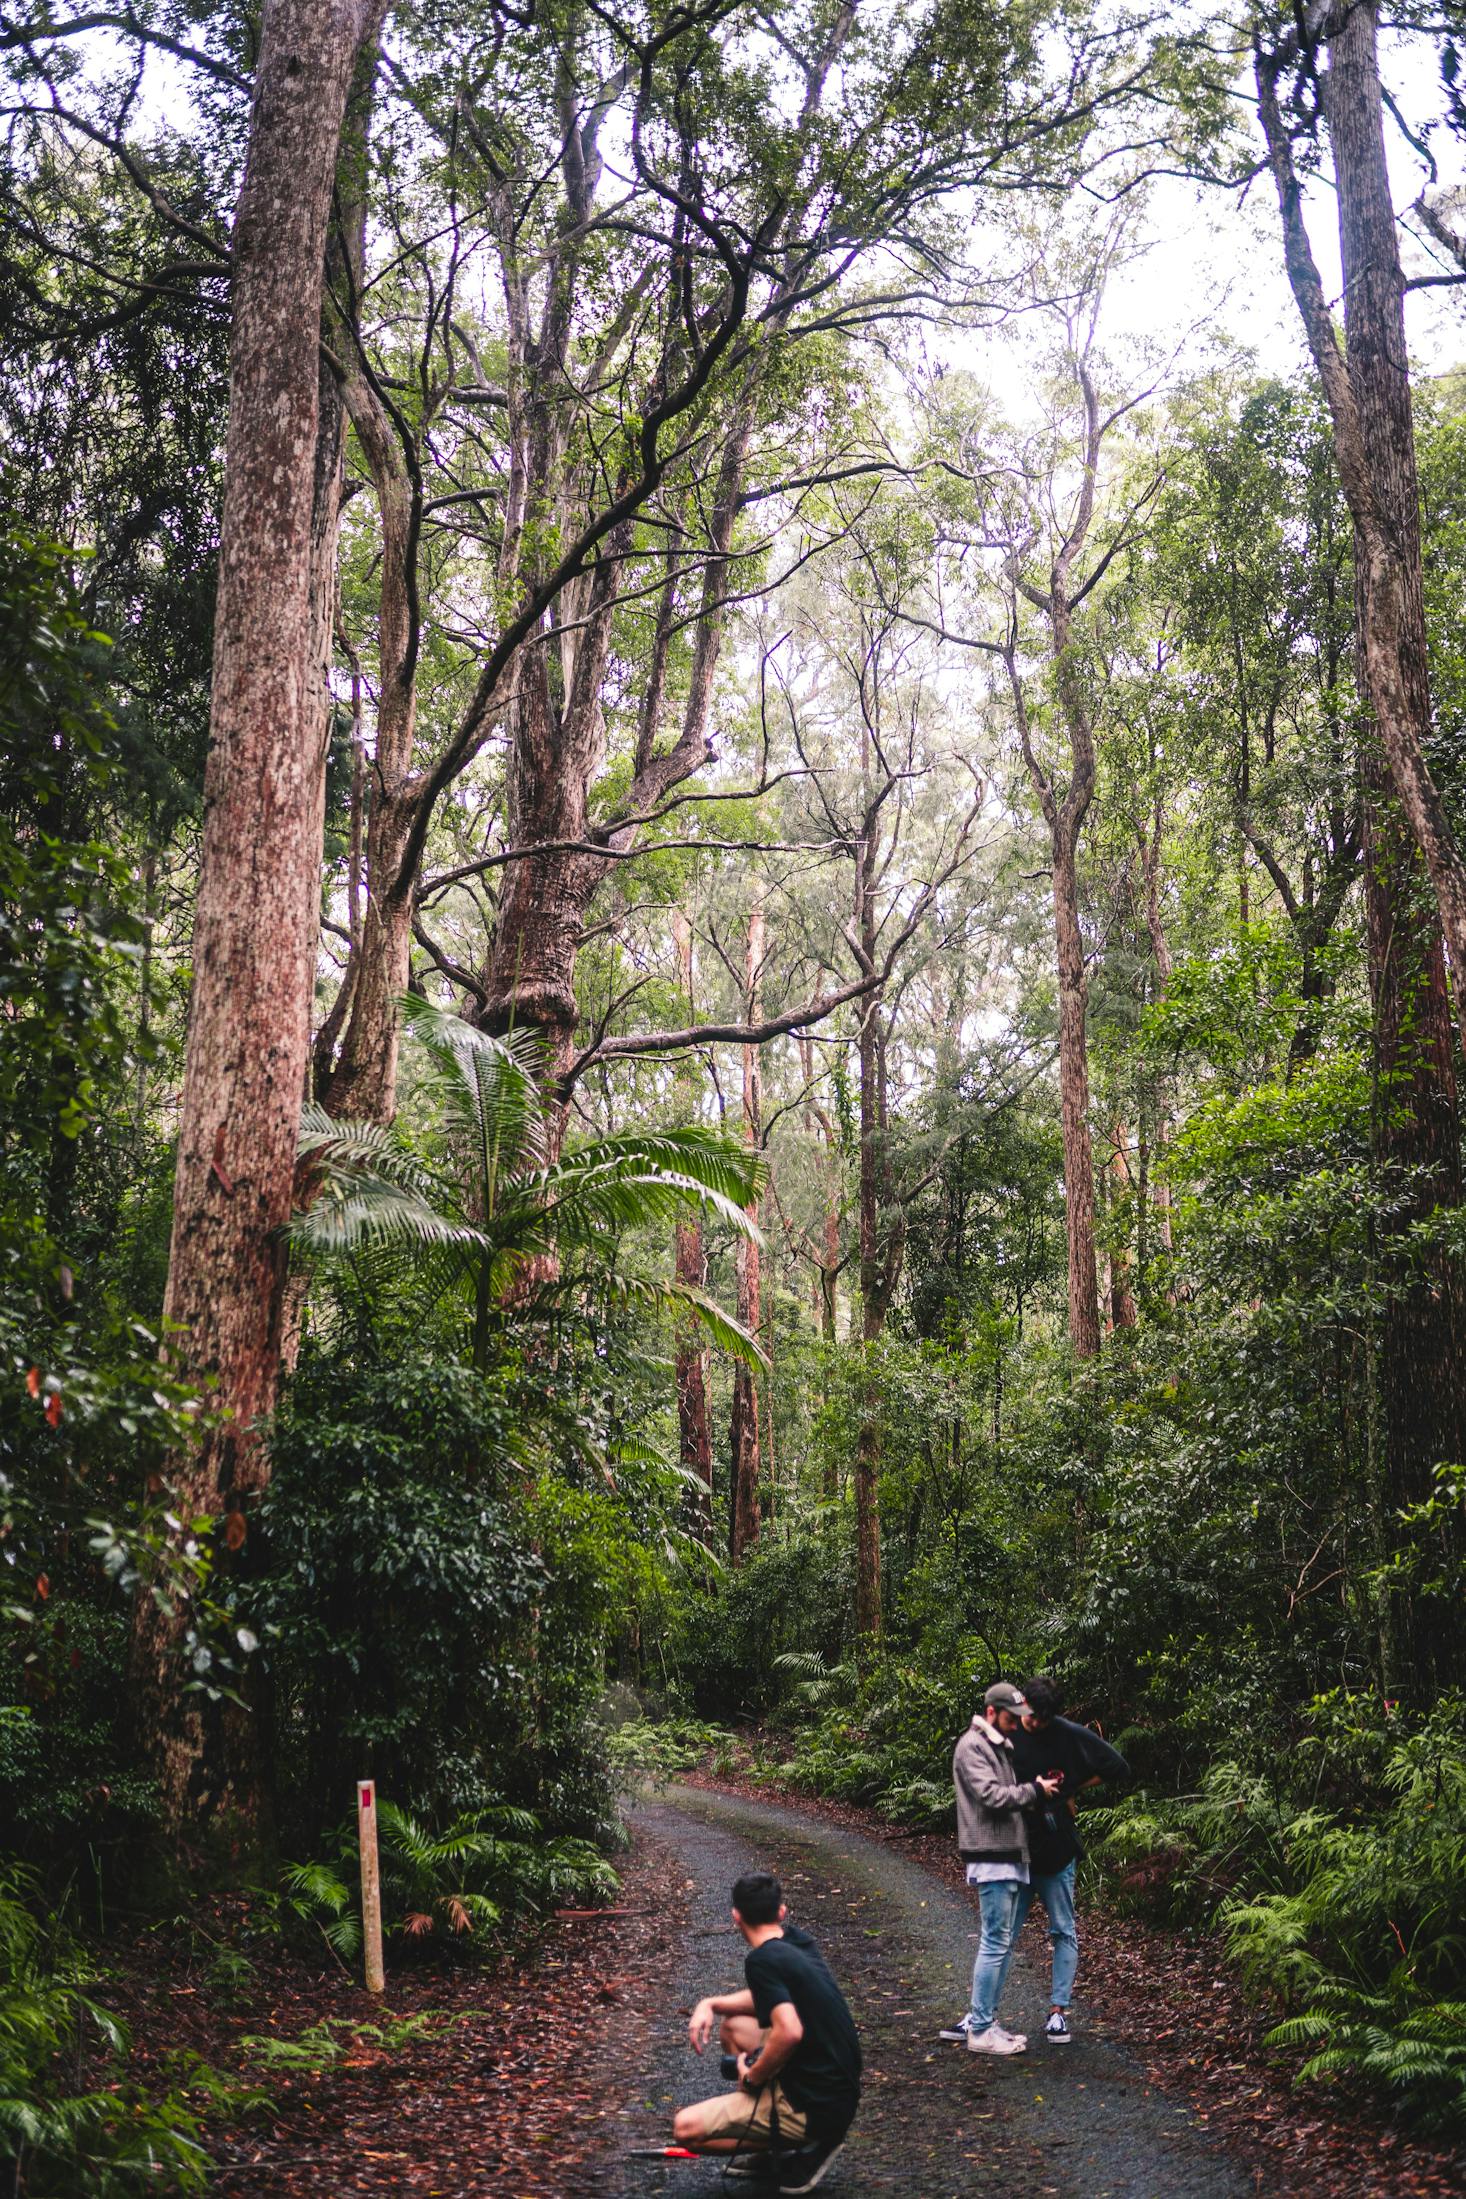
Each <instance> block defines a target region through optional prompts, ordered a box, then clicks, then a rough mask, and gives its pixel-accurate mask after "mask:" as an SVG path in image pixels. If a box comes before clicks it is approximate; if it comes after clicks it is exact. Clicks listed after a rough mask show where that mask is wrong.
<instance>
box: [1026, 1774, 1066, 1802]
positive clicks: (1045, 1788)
mask: <svg viewBox="0 0 1466 2199" xmlns="http://www.w3.org/2000/svg"><path fill="white" fill-rule="evenodd" d="M1033 1783H1034V1785H1035V1786H1036V1787H1037V1788H1038V1789H1039V1791H1040V1792H1041V1793H1043V1794H1046V1795H1047V1796H1048V1798H1049V1800H1050V1801H1051V1802H1052V1801H1053V1799H1054V1796H1055V1795H1056V1794H1057V1793H1058V1791H1059V1789H1060V1787H1062V1786H1063V1784H1064V1781H1063V1778H1062V1777H1057V1778H1056V1777H1051V1776H1049V1775H1047V1774H1046V1775H1045V1776H1044V1778H1042V1779H1035V1781H1034V1782H1033Z"/></svg>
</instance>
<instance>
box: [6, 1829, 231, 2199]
mask: <svg viewBox="0 0 1466 2199" xmlns="http://www.w3.org/2000/svg"><path fill="white" fill-rule="evenodd" d="M42 1913H43V1911H42V1902H41V1893H40V1887H39V1883H38V1881H37V1880H36V1879H35V1878H34V1877H33V1875H32V1874H31V1873H30V1872H29V1871H27V1870H26V1869H24V1868H23V1867H20V1866H17V1865H14V1864H11V1865H7V1866H4V1867H0V2163H8V2164H9V2166H10V2167H11V2170H12V2173H13V2179H14V2181H13V2187H12V2188H13V2189H15V2190H16V2191H22V2190H24V2191H33V2192H36V2193H44V2194H45V2195H46V2199H72V2195H73V2194H76V2195H78V2199H80V2195H81V2194H86V2195H88V2199H108V2195H110V2194H113V2193H117V2194H121V2193H129V2192H137V2191H144V2190H153V2191H156V2190H165V2191H172V2192H191V2191H201V2190H202V2189H203V2188H204V2186H205V2183H206V2181H207V2166H208V2164H207V2162H206V2159H205V2156H204V2152H203V2148H202V2146H201V2144H200V2142H199V2130H200V2123H199V2108H200V2106H201V2105H204V2104H218V2103H219V2102H220V2101H221V2099H223V2098H224V2097H226V2096H228V2095H229V2093H230V2087H229V2085H228V2082H227V2080H223V2079H221V2078H219V2077H218V2075H217V2073H216V2072H214V2071H212V2070H209V2069H207V2068H206V2067H205V2066H204V2065H203V2064H201V2063H197V2062H189V2063H188V2064H187V2066H186V2068H185V2067H184V2066H183V2065H181V2064H180V2065H179V2070H178V2077H179V2082H178V2083H177V2085H176V2086H175V2087H173V2088H172V2089H168V2090H165V2091H163V2092H161V2093H158V2094H154V2093H152V2092H150V2091H148V2090H146V2089H145V2088H144V2087H142V2086H141V2085H139V2084H137V2083H136V2082H135V2081H133V2080H132V2079H131V2078H130V2077H129V2075H128V2070H127V2059H128V2048H129V2039H128V2033H127V2029H126V2026H125V2025H123V2024H122V2023H121V2022H119V2021H118V2019H117V2017H116V2016H114V2015H112V2014H111V2013H110V2011H109V2010H108V2009H106V2008H105V2007H104V2006H103V2005H102V2003H101V2002H100V2001H99V2000H97V1999H96V1998H95V1997H94V1987H95V1985H96V1983H97V1979H96V1977H95V1974H94V1972H93V1970H92V1968H91V1967H90V1965H88V1963H87V1962H86V1961H85V1960H84V1958H83V1956H82V1955H81V1953H80V1951H79V1949H78V1948H77V1946H76V1944H75V1943H74V1941H73V1940H72V1939H71V1938H70V1936H69V1935H68V1934H67V1933H66V1932H65V1931H64V1930H63V1929H62V1927H61V1926H60V1925H59V1924H56V1923H55V1922H51V1923H49V1924H46V1923H43V1922H42V1921H41V1917H42ZM186 2094H191V2095H192V2097H188V2096H185V2095H186Z"/></svg>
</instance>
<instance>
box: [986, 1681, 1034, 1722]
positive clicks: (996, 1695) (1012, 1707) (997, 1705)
mask: <svg viewBox="0 0 1466 2199" xmlns="http://www.w3.org/2000/svg"><path fill="white" fill-rule="evenodd" d="M983 1701H984V1702H985V1703H986V1704H987V1707H988V1709H989V1710H1009V1711H1011V1712H1012V1713H1013V1716H1014V1717H1015V1718H1021V1717H1022V1716H1023V1713H1024V1712H1025V1711H1026V1710H1027V1708H1028V1704H1027V1703H1026V1702H1025V1700H1024V1697H1023V1690H1022V1689H1021V1688H1017V1687H1015V1686H1014V1685H1013V1682H1012V1681H1011V1680H994V1682H993V1684H992V1686H991V1687H990V1688H989V1689H988V1691H987V1693H986V1695H984V1697H983Z"/></svg>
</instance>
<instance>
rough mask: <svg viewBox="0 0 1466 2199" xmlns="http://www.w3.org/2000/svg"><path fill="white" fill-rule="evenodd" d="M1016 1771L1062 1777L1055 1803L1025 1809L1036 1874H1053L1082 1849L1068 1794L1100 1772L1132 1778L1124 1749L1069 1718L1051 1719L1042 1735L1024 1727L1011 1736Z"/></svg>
mask: <svg viewBox="0 0 1466 2199" xmlns="http://www.w3.org/2000/svg"><path fill="white" fill-rule="evenodd" d="M1013 1769H1014V1770H1015V1772H1016V1773H1017V1774H1018V1777H1019V1778H1020V1779H1021V1780H1027V1779H1038V1778H1041V1777H1042V1776H1043V1774H1044V1773H1046V1772H1050V1771H1059V1772H1062V1773H1063V1775H1064V1784H1063V1786H1062V1787H1061V1788H1060V1789H1059V1791H1058V1793H1057V1794H1056V1795H1055V1796H1054V1799H1053V1800H1052V1802H1044V1801H1040V1802H1038V1803H1037V1804H1036V1805H1035V1806H1034V1808H1032V1809H1030V1810H1025V1812H1024V1817H1025V1820H1026V1822H1027V1825H1028V1868H1029V1870H1030V1871H1031V1872H1032V1874H1033V1876H1034V1877H1035V1878H1052V1877H1054V1876H1055V1874H1056V1873H1057V1872H1059V1871H1062V1870H1063V1869H1064V1867H1065V1865H1066V1864H1069V1863H1072V1862H1073V1861H1074V1858H1075V1857H1076V1856H1077V1855H1082V1854H1083V1853H1084V1843H1083V1841H1082V1840H1081V1839H1080V1837H1079V1827H1078V1826H1077V1825H1076V1824H1075V1822H1074V1819H1073V1817H1072V1815H1071V1814H1070V1811H1069V1809H1068V1802H1069V1798H1070V1796H1071V1795H1077V1794H1078V1792H1079V1790H1080V1788H1081V1787H1083V1786H1086V1785H1088V1783H1089V1781H1090V1780H1091V1779H1093V1778H1094V1777H1095V1775H1096V1773H1098V1775H1099V1777H1100V1778H1101V1779H1107V1780H1108V1779H1128V1778H1129V1777H1130V1766H1129V1765H1128V1764H1127V1763H1126V1761H1125V1759H1124V1757H1123V1756H1122V1755H1121V1754H1120V1751H1119V1750H1118V1749H1114V1748H1111V1747H1110V1744H1109V1742H1108V1741H1105V1740H1102V1739H1101V1738H1100V1736H1099V1734H1097V1733H1095V1732H1094V1731H1093V1730H1092V1729H1091V1728H1090V1727H1089V1726H1077V1725H1075V1723H1074V1721H1073V1720H1072V1719H1071V1718H1051V1719H1050V1720H1049V1722H1048V1724H1047V1725H1046V1726H1045V1727H1044V1728H1043V1729H1042V1731H1041V1732H1038V1733H1030V1732H1029V1730H1028V1728H1027V1726H1020V1728H1019V1730H1018V1731H1017V1733H1015V1734H1014V1736H1013Z"/></svg>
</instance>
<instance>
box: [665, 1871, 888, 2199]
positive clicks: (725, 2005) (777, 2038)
mask: <svg viewBox="0 0 1466 2199" xmlns="http://www.w3.org/2000/svg"><path fill="white" fill-rule="evenodd" d="M787 1917H788V1911H787V1910H786V1908H785V1906H784V1896H783V1894H782V1892H781V1891H780V1888H779V1881H778V1880H777V1879H776V1878H772V1877H770V1875H769V1873H768V1872H767V1871H752V1872H750V1873H749V1874H748V1875H747V1876H746V1877H744V1878H740V1879H739V1881H738V1883H737V1885H736V1886H735V1887H734V1888H733V1922H734V1923H735V1924H736V1925H737V1927H738V1929H739V1931H740V1932H741V1933H742V1934H743V1937H744V1940H745V1942H746V1944H747V1947H748V1953H747V1954H746V1955H745V1957H744V1961H743V1975H744V1978H745V1979H746V1981H747V1982H746V1984H745V1986H744V1988H743V1991H742V1992H741V1993H718V1994H711V1995H709V1997H708V1998H707V1999H705V2000H700V2001H699V2002H698V2004H697V2006H696V2008H694V2009H693V2011H692V2020H691V2022H690V2023H689V2024H688V2026H687V2036H688V2038H689V2040H690V2041H691V2044H692V2049H693V2052H694V2053H696V2054H701V2053H702V2051H703V2049H704V2048H705V2047H706V2045H707V2043H708V2041H709V2039H710V2038H711V2037H712V2035H713V2026H714V2024H715V2023H717V2022H718V2019H719V2018H721V2019H722V2022H721V2031H720V2036H721V2039H722V2043H723V2050H724V2052H725V2053H727V2054H730V2055H734V2056H736V2057H737V2066H738V2078H739V2085H738V2090H737V2091H736V2092H728V2093H723V2094H721V2095H720V2096H719V2097H718V2098H716V2099H712V2100H699V2101H697V2102H696V2103H695V2104H694V2105H693V2106H691V2107H684V2108H680V2109H679V2110H678V2112H677V2115H676V2117H675V2119H674V2122H673V2125H672V2132H673V2136H674V2137H675V2139H676V2140H677V2143H678V2144H679V2145H685V2146H695V2147H697V2149H698V2150H699V2151H700V2152H707V2153H731V2154H734V2155H738V2156H745V2155H746V2156H747V2157H748V2158H749V2160H750V2162H752V2161H755V2160H762V2159H766V2158H767V2157H768V2155H769V2154H770V2153H771V2152H772V2155H773V2159H774V2165H775V2168H776V2171H777V2175H778V2189H779V2191H780V2192H781V2193H793V2192H805V2191H813V2190H814V2188H815V2186H816V2184H818V2183H819V2182H820V2181H821V2179H822V2178H823V2176H824V2174H825V2171H826V2170H827V2169H828V2168H829V2166H830V2163H831V2162H832V2161H833V2160H834V2158H835V2156H836V2154H837V2153H838V2152H839V2151H840V2148H841V2146H842V2145H843V2144H844V2142H845V2133H846V2131H847V2130H848V2129H849V2128H850V2125H851V2123H852V2122H853V2121H854V2119H855V2110H856V2108H857V2106H858V2105H859V2102H860V2039H859V2036H858V2034H857V2032H856V2029H855V2023H854V2019H853V2018H852V2016H851V2014H850V2010H849V2009H848V2008H847V2007H846V2005H845V1996H844V1994H843V1993H842V1992H841V1991H840V1988H839V1986H838V1985H837V1984H836V1983H835V1980H834V1978H833V1976H832V1975H831V1972H830V1968H829V1965H828V1964H827V1963H826V1961H825V1958H824V1956H823V1955H822V1954H821V1953H820V1951H819V1949H818V1947H816V1945H815V1943H814V1941H813V1940H812V1939H811V1938H810V1936H809V1934H808V1933H807V1932H802V1931H801V1930H800V1928H799V1926H798V1925H797V1924H790V1923H788V1922H787ZM739 2165H741V2162H740V2164H739Z"/></svg>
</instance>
